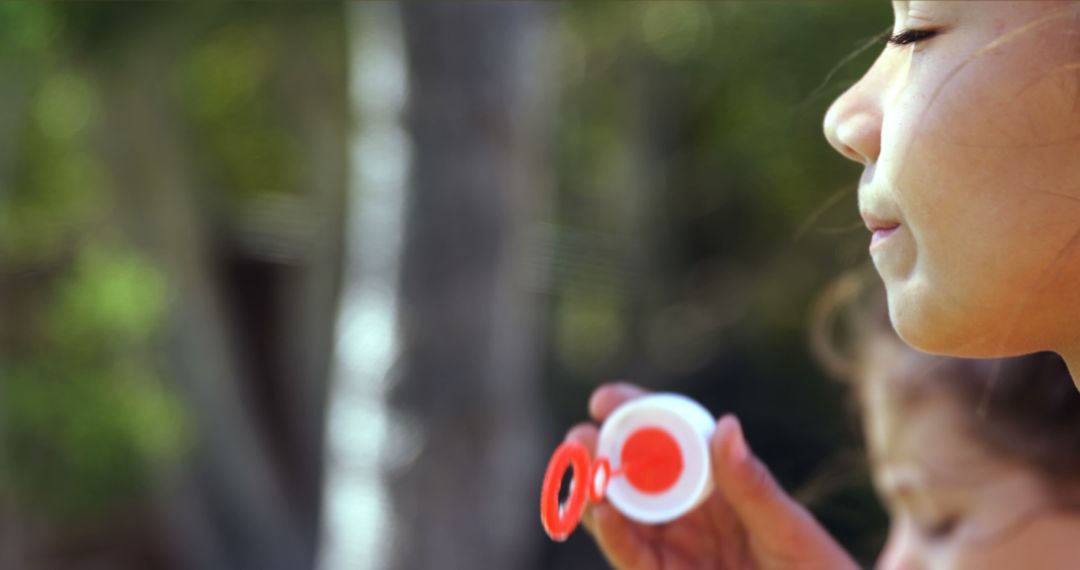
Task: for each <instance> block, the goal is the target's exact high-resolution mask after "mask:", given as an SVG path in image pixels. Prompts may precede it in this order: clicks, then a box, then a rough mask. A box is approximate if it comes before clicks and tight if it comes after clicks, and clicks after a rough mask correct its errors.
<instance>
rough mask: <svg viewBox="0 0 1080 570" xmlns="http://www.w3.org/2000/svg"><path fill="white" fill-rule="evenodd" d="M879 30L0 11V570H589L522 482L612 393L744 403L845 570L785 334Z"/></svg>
mask: <svg viewBox="0 0 1080 570" xmlns="http://www.w3.org/2000/svg"><path fill="white" fill-rule="evenodd" d="M890 19H891V15H890V11H889V6H888V5H887V3H885V2H872V3H870V2H863V1H859V0H851V1H846V2H845V1H839V0H837V1H829V2H824V1H820V2H802V1H800V2H794V1H789V2H772V1H745V2H741V1H735V0H729V1H724V2H712V3H693V2H640V3H633V2H618V3H616V2H595V3H590V2H566V3H526V2H514V3H494V2H468V3H462V4H455V3H449V2H440V3H432V4H427V5H422V4H407V5H395V4H381V3H363V4H338V3H289V2H280V3H255V4H251V3H185V4H181V3H166V4H157V3H29V2H20V3H0V69H2V71H0V73H2V77H3V81H0V307H2V310H0V347H2V352H0V568H3V569H5V570H6V569H32V570H37V569H46V570H48V569H98V568H101V569H120V570H123V569H143V568H152V569H165V570H171V569H176V570H187V569H198V570H203V569H208V570H216V569H258V570H263V569H266V570H277V569H282V570H285V569H288V570H293V569H297V570H299V569H309V568H311V569H316V568H317V569H320V570H338V569H373V570H381V569H409V570H414V569H417V570H422V569H436V568H438V569H458V568H461V569H466V568H467V569H475V568H500V569H501V568H513V569H521V570H529V569H549V568H550V569H556V568H557V569H569V570H584V569H595V568H604V567H605V565H604V563H603V560H602V558H601V557H600V555H599V553H598V552H597V550H596V548H595V546H594V545H593V543H592V542H591V540H590V539H589V538H588V537H587V536H585V534H584V533H583V532H579V533H577V534H575V535H574V536H573V537H571V539H570V540H569V541H568V542H566V543H564V544H554V543H551V542H550V541H549V540H548V539H547V538H546V536H545V535H544V533H543V530H542V529H541V526H540V523H539V513H538V498H539V490H540V480H541V477H542V475H543V470H544V466H545V463H546V461H547V458H548V457H549V455H550V453H551V452H552V451H553V450H554V448H555V446H556V445H557V444H558V442H559V441H560V440H561V438H562V435H563V433H564V431H565V430H566V429H568V428H569V427H570V426H572V425H573V424H574V423H576V422H579V421H583V420H585V419H586V417H587V416H586V403H587V400H588V396H589V393H590V392H591V391H592V390H593V389H594V388H595V387H596V386H597V385H599V384H600V383H603V382H606V381H610V380H614V379H629V380H633V381H635V382H637V383H640V384H642V385H644V386H647V387H649V388H652V389H658V390H673V391H679V392H683V393H686V394H688V395H690V396H692V397H694V398H696V399H698V400H700V401H701V402H703V403H704V404H705V405H706V406H708V407H709V408H710V409H711V410H712V411H713V413H714V414H716V415H719V414H721V413H724V412H728V411H734V412H736V413H737V414H739V416H740V417H741V418H742V419H743V422H744V424H745V426H746V431H747V435H748V438H749V440H750V442H751V444H752V446H754V447H755V449H756V450H757V451H758V452H759V454H760V455H761V456H762V457H763V458H764V459H765V461H766V462H767V463H768V464H769V465H770V466H771V467H772V468H773V469H774V471H775V473H776V474H777V476H778V478H779V479H780V480H781V481H782V482H783V483H784V485H785V486H786V487H787V488H788V489H790V490H791V491H792V492H793V493H795V494H796V496H797V497H798V498H799V499H800V500H802V501H804V502H805V503H806V504H807V505H809V506H810V508H811V509H812V510H813V511H814V513H815V514H816V515H817V516H818V517H820V519H821V520H822V521H823V522H824V524H825V525H826V526H827V527H828V528H829V530H830V531H832V532H833V533H834V534H835V535H836V536H837V537H838V538H839V539H840V540H841V542H843V544H844V545H845V546H847V547H848V548H849V549H850V550H851V551H852V552H854V553H855V554H856V555H857V556H858V557H859V558H860V560H862V561H863V562H867V561H870V560H872V559H873V557H874V555H875V554H876V552H877V550H878V548H879V547H880V545H881V543H882V539H883V531H884V528H885V517H884V514H883V513H882V511H881V509H880V507H879V506H878V504H877V502H876V500H875V498H874V495H873V492H872V489H871V487H870V484H869V481H868V476H867V470H866V466H865V461H864V460H863V458H862V450H861V447H860V442H859V439H860V436H859V429H858V425H857V424H856V422H855V420H854V419H853V416H852V415H851V414H850V413H849V410H848V406H847V405H846V404H845V402H846V395H845V392H844V390H843V389H842V388H841V387H840V386H838V385H835V384H833V383H830V382H829V381H828V380H826V379H825V378H824V376H823V374H822V372H821V371H820V369H819V367H818V366H817V365H816V364H815V363H814V362H813V360H812V358H811V357H810V355H809V351H808V349H807V342H806V329H807V322H808V315H809V308H810V306H811V304H812V302H813V300H814V298H815V295H817V294H818V293H819V292H820V291H821V289H822V288H823V287H824V286H825V285H826V284H827V283H829V281H830V280H831V279H833V278H834V277H836V276H837V275H838V274H840V273H841V272H842V271H844V270H846V269H849V268H853V267H857V266H859V265H861V264H863V263H864V262H865V260H866V253H865V250H866V245H867V242H868V236H867V235H866V233H865V230H864V229H862V225H861V223H860V222H859V219H858V215H857V211H856V208H855V188H856V182H857V179H858V174H859V171H860V167H859V166H858V165H854V164H850V163H847V162H846V161H844V160H843V159H842V158H840V156H839V155H837V154H836V153H834V151H833V150H832V149H831V148H830V147H829V146H828V145H827V144H826V142H825V140H824V137H823V136H822V134H821V120H822V117H823V115H824V112H825V109H826V107H827V106H828V104H829V103H830V102H831V101H832V99H833V98H835V97H836V96H837V95H838V94H839V93H841V92H842V91H843V90H844V89H845V88H846V87H847V86H849V85H850V84H851V83H852V82H853V81H854V80H855V79H857V78H858V77H859V76H860V75H861V74H862V72H863V71H865V69H866V68H867V67H868V66H869V64H870V62H871V61H872V60H873V58H874V57H875V56H876V53H877V51H878V49H879V48H878V47H877V46H876V45H869V44H868V42H872V40H873V38H874V37H875V36H877V35H878V34H879V33H880V32H881V31H883V30H885V29H886V27H887V26H888V24H889V22H890ZM868 46H869V47H868ZM864 47H865V48H867V49H865V50H862V49H860V48H864Z"/></svg>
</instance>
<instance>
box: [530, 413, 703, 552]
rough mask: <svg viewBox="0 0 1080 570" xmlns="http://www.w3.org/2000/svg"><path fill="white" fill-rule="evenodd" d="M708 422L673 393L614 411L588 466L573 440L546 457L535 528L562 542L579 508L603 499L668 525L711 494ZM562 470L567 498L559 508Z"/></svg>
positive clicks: (580, 512)
mask: <svg viewBox="0 0 1080 570" xmlns="http://www.w3.org/2000/svg"><path fill="white" fill-rule="evenodd" d="M715 429H716V421H715V419H714V418H713V416H712V414H710V413H709V411H708V410H706V409H705V408H704V407H702V406H701V404H698V403H697V402H695V401H693V400H691V399H689V398H687V397H685V396H681V395H678V394H653V395H651V396H645V397H642V398H638V399H636V400H632V401H630V402H627V403H626V404H623V405H622V406H620V407H619V408H617V409H616V410H615V411H614V412H613V413H612V414H611V416H610V417H608V419H607V421H605V422H604V425H603V426H601V428H600V437H599V441H598V443H597V446H596V460H595V461H592V462H590V461H589V451H588V450H587V449H586V448H585V446H583V445H581V444H580V443H577V442H572V441H568V442H564V443H563V444H562V445H560V446H559V447H558V448H557V449H556V450H555V453H554V454H553V455H552V456H551V461H550V462H549V463H548V466H547V471H546V472H545V473H544V483H543V487H542V489H541V492H540V522H541V523H542V524H543V526H544V530H545V531H546V532H547V534H548V536H550V537H551V539H552V540H555V541H558V542H562V541H564V540H566V539H567V537H569V536H570V534H571V533H572V532H573V531H574V529H576V528H577V525H578V524H579V523H580V522H581V517H582V515H583V514H585V507H586V503H600V502H602V501H605V500H607V501H609V502H610V503H611V504H612V505H614V506H615V508H617V509H618V510H619V511H620V512H622V513H623V514H625V515H626V516H627V517H629V518H631V519H633V520H635V521H638V522H641V523H645V524H660V523H664V522H668V521H672V520H675V519H677V518H679V517H681V516H682V515H684V514H686V513H687V512H689V511H691V510H693V509H694V508H695V507H697V506H698V505H700V504H701V503H702V502H703V501H704V500H705V499H706V498H707V497H708V496H709V494H710V493H711V492H712V489H713V481H712V471H711V469H710V459H709V440H710V439H711V438H712V434H713V431H714V430H715ZM567 470H572V474H571V479H570V488H569V495H568V497H567V500H566V502H565V503H560V502H559V491H560V490H561V487H562V480H563V478H564V477H565V475H566V472H567Z"/></svg>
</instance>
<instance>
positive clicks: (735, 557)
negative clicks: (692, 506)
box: [702, 491, 746, 568]
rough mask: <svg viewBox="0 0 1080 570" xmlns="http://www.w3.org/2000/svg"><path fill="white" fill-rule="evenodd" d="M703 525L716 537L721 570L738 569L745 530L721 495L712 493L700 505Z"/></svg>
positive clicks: (744, 543)
mask: <svg viewBox="0 0 1080 570" xmlns="http://www.w3.org/2000/svg"><path fill="white" fill-rule="evenodd" d="M702 511H703V512H702V516H703V517H704V519H705V524H706V525H708V527H709V529H710V530H711V531H712V535H713V536H715V537H716V543H717V544H716V549H717V551H718V552H717V555H718V556H719V558H720V560H722V561H723V562H724V563H723V564H722V565H721V567H722V568H740V567H742V566H743V564H742V563H741V561H742V559H743V555H744V553H745V548H746V530H745V529H744V528H743V526H742V524H741V523H740V522H739V519H738V517H737V516H736V515H735V512H734V511H733V510H732V509H731V505H730V504H728V502H727V499H725V498H724V496H723V493H721V492H719V491H717V492H714V493H713V494H712V495H711V496H710V497H709V498H708V500H706V501H705V504H704V505H702Z"/></svg>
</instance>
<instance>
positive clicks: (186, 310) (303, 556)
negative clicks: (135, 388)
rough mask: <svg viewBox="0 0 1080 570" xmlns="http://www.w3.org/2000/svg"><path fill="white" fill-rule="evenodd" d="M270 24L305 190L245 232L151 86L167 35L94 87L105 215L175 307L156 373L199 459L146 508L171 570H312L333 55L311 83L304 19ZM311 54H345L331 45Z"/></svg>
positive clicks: (176, 113) (335, 146)
mask: <svg viewBox="0 0 1080 570" xmlns="http://www.w3.org/2000/svg"><path fill="white" fill-rule="evenodd" d="M280 20H281V23H280V25H279V26H280V27H279V30H280V34H281V37H282V38H284V39H283V40H282V41H289V40H288V39H287V38H290V37H291V39H292V41H291V42H290V43H289V45H290V46H291V47H290V50H291V53H292V55H291V56H290V57H286V58H283V59H279V60H275V65H277V66H280V69H281V72H282V75H283V76H285V77H288V78H289V79H290V81H288V82H287V83H286V84H285V85H282V86H280V88H281V89H282V93H281V95H280V96H281V98H282V99H283V100H284V101H285V104H286V106H287V107H289V108H290V111H289V115H290V117H292V119H291V120H292V121H293V122H294V124H292V125H289V129H290V131H291V134H292V136H293V137H294V139H295V140H296V141H297V145H296V147H297V148H298V149H299V153H300V156H299V157H298V160H297V162H298V163H299V164H301V165H302V173H301V175H300V180H301V184H302V185H303V187H302V188H300V189H299V190H298V193H296V194H291V195H287V196H284V197H283V198H281V199H280V200H277V199H274V200H273V203H262V204H259V203H253V204H252V208H250V209H249V211H247V212H243V213H242V215H241V217H242V218H244V219H231V218H229V217H228V216H226V215H223V212H220V211H215V209H214V206H215V203H216V202H217V200H218V199H219V198H220V196H216V195H215V192H227V191H230V189H223V188H216V189H211V188H207V186H209V184H208V182H207V177H206V176H205V172H204V171H203V170H202V167H201V165H199V164H198V162H197V159H196V157H195V153H194V152H193V146H192V141H191V140H190V139H188V138H187V134H188V132H187V131H186V130H185V125H184V123H183V121H184V118H183V113H182V110H181V108H180V101H178V100H177V99H176V96H175V92H173V91H172V90H170V83H169V82H168V81H167V80H164V78H163V77H162V70H166V69H174V64H175V62H176V61H177V60H178V59H180V58H181V55H182V53H183V49H184V48H185V46H184V44H183V42H182V41H181V40H180V39H179V37H178V36H177V34H175V33H170V32H175V31H176V30H170V27H169V26H168V25H161V24H160V22H158V25H155V26H147V27H148V28H150V29H148V30H147V31H145V32H143V33H138V32H136V31H134V30H132V32H131V35H132V36H133V37H130V38H127V39H126V41H125V42H124V44H123V45H124V46H125V48H126V49H123V50H118V51H117V52H116V53H115V54H111V56H110V61H108V62H99V63H98V65H97V67H96V70H95V73H96V75H97V78H98V83H99V89H100V92H101V94H102V99H103V100H105V101H108V104H107V105H105V108H104V117H103V118H102V124H101V130H100V132H99V134H98V138H99V139H100V143H101V144H100V148H101V152H102V155H103V158H104V159H105V161H106V164H107V165H108V167H109V170H110V174H111V175H112V176H113V179H114V182H115V185H116V189H117V194H118V200H117V201H116V207H117V208H118V210H119V215H120V217H121V219H123V221H124V226H125V229H126V230H127V231H128V232H129V233H130V234H131V235H132V236H133V237H134V238H135V240H136V241H137V242H138V244H139V245H140V247H141V248H142V249H143V250H144V251H146V252H147V253H149V254H150V255H151V256H152V257H153V258H154V259H155V261H156V262H157V263H158V265H159V267H160V268H161V270H162V271H163V272H164V273H165V276H166V278H167V279H168V280H169V283H170V286H171V293H172V294H173V295H174V297H173V299H172V300H173V303H174V307H175V310H174V312H173V314H172V326H171V330H170V331H169V338H168V345H167V350H168V362H167V364H166V365H167V367H168V375H169V377H170V378H171V379H172V380H173V381H174V382H175V383H176V384H177V386H176V389H177V391H178V392H179V394H180V396H181V397H182V398H183V399H184V404H185V406H186V408H187V410H188V412H189V414H190V416H191V420H192V423H193V427H194V429H195V434H194V436H195V447H194V452H193V454H192V456H191V458H190V460H189V462H188V465H187V468H186V469H185V470H184V471H183V472H182V473H181V474H180V475H179V476H178V477H177V480H176V481H173V482H172V484H167V485H163V486H162V488H161V490H160V492H159V497H158V499H159V517H160V521H159V522H160V524H161V527H162V529H163V532H164V533H165V535H166V538H165V543H166V544H168V547H167V548H168V549H169V550H170V552H169V558H170V559H173V560H176V562H177V567H180V568H185V569H186V568H190V569H198V570H214V569H222V570H233V569H258V570H279V569H280V570H298V569H304V568H311V567H312V566H313V563H314V558H315V551H316V548H317V527H318V524H317V523H318V518H319V507H320V502H321V473H322V463H323V462H322V449H323V445H322V441H323V410H324V407H325V393H326V384H327V367H328V361H329V354H330V348H331V344H332V342H331V339H332V330H333V329H332V325H333V320H334V316H335V313H336V307H337V302H336V301H337V287H338V282H339V274H340V252H341V240H342V231H341V230H342V220H341V213H342V211H343V201H344V189H345V186H344V172H345V151H344V149H345V144H344V143H345V134H344V133H345V128H346V125H347V123H348V121H347V119H346V111H347V106H346V100H345V82H344V79H345V77H344V70H343V65H344V53H342V57H341V61H340V62H337V63H338V66H339V67H341V69H339V70H338V71H340V75H338V76H337V77H330V76H328V75H320V73H318V72H316V71H315V70H314V68H313V67H312V66H311V65H310V59H309V58H310V57H312V55H311V54H310V53H308V49H307V45H308V43H306V42H310V40H311V38H310V37H303V38H301V37H296V36H299V35H301V34H303V32H301V31H300V30H301V26H300V23H301V21H302V18H298V19H292V20H290V19H289V18H280ZM290 30H292V31H290ZM308 31H310V30H308ZM321 40H324V41H334V42H337V43H339V44H340V45H341V46H342V51H344V30H343V28H342V29H341V30H340V32H339V34H337V35H336V36H335V37H331V38H325V37H324V38H321ZM298 86H302V87H298ZM249 214H250V215H249ZM268 251H272V252H273V255H269V254H268V253H267V252H268Z"/></svg>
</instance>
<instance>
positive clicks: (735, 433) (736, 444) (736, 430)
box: [726, 415, 750, 463]
mask: <svg viewBox="0 0 1080 570" xmlns="http://www.w3.org/2000/svg"><path fill="white" fill-rule="evenodd" d="M727 417H728V418H731V420H730V421H731V427H729V428H727V429H728V431H729V432H730V433H728V434H726V437H727V438H728V441H727V443H726V445H727V458H728V461H731V462H733V463H741V462H742V461H745V460H746V458H747V456H748V455H749V454H750V450H749V449H747V447H746V439H745V438H744V437H743V431H742V425H741V424H739V418H736V417H735V416H731V415H729V416H727Z"/></svg>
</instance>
